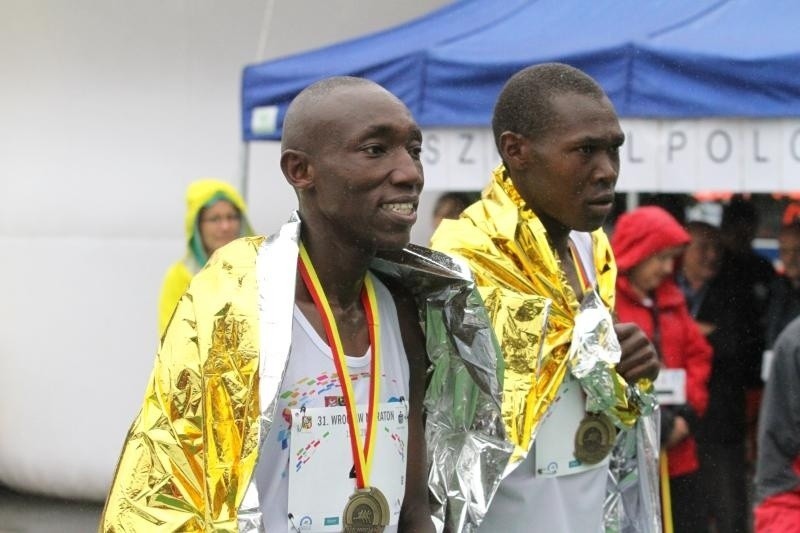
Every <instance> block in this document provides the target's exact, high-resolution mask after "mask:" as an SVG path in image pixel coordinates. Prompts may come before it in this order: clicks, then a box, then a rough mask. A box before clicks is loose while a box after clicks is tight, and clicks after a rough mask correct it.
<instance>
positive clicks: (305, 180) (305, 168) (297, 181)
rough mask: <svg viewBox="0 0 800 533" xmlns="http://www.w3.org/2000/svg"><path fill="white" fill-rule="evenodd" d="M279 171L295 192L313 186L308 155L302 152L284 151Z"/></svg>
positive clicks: (312, 174) (312, 175) (312, 173)
mask: <svg viewBox="0 0 800 533" xmlns="http://www.w3.org/2000/svg"><path fill="white" fill-rule="evenodd" d="M281 170H282V171H283V175H284V176H285V177H286V181H288V182H289V185H291V186H292V187H294V189H295V190H298V191H301V190H305V189H310V188H311V187H313V185H314V172H313V168H312V167H311V162H310V161H309V157H308V154H307V153H305V152H303V151H302V150H291V149H290V150H284V151H283V153H282V154H281Z"/></svg>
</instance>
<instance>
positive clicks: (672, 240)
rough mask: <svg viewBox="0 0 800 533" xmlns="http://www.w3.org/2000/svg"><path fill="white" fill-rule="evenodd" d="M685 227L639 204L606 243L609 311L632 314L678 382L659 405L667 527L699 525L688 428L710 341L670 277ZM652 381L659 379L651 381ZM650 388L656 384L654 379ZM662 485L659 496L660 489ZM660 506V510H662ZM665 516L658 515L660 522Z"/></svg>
mask: <svg viewBox="0 0 800 533" xmlns="http://www.w3.org/2000/svg"><path fill="white" fill-rule="evenodd" d="M688 243H689V234H688V233H686V231H685V230H684V229H683V227H682V226H681V225H680V224H679V223H678V222H677V221H676V220H675V219H674V218H673V217H672V216H670V214H669V213H667V212H666V211H665V210H663V209H661V208H660V207H656V206H649V207H641V208H639V209H636V210H634V211H631V212H629V213H625V214H623V215H622V216H621V217H620V218H619V220H618V221H617V225H616V228H615V230H614V235H613V237H612V239H611V247H612V248H613V250H614V255H615V257H616V259H617V268H618V269H619V275H618V276H617V303H616V311H617V315H618V316H619V319H620V320H621V321H623V322H634V323H636V324H638V325H639V327H641V328H642V330H643V331H644V332H645V334H647V336H648V337H649V338H650V340H651V341H652V343H653V345H654V346H655V348H656V351H657V352H658V355H659V357H660V359H661V365H662V367H663V368H662V371H661V374H660V376H666V375H667V374H668V373H672V374H671V375H672V376H674V377H675V378H677V379H675V380H671V381H672V382H673V383H675V382H677V383H679V386H681V385H680V384H682V387H681V389H682V390H680V391H677V389H676V392H678V395H683V397H684V398H685V403H681V404H675V403H674V402H673V403H672V404H671V405H666V404H664V403H662V406H661V445H662V449H666V450H667V465H668V469H669V489H668V490H669V491H670V496H671V501H672V505H671V509H672V520H673V525H674V530H675V531H676V532H695V531H703V530H704V529H705V528H706V524H705V522H706V513H705V510H704V509H703V507H702V502H703V497H702V494H701V488H700V478H699V470H700V463H699V460H698V457H697V449H696V448H697V446H696V443H695V439H694V434H695V432H696V431H697V424H698V417H700V416H702V415H703V413H704V412H705V410H706V407H707V405H708V389H707V382H708V377H709V374H710V372H711V347H710V346H709V345H708V342H706V339H705V337H704V336H703V334H702V333H701V332H700V330H699V329H698V327H697V325H696V324H695V323H694V320H693V319H692V317H691V315H690V314H689V310H688V309H687V307H686V300H685V299H684V296H683V294H682V293H681V290H680V288H678V286H677V284H676V283H675V280H674V268H675V261H676V259H677V258H678V257H679V256H680V255H681V254H682V253H683V250H684V248H685V246H686V245H687V244H688ZM657 385H658V383H657ZM656 388H657V389H659V388H660V387H659V386H657V387H656ZM666 496H667V494H666V492H665V493H664V494H662V497H666ZM667 509H668V508H667V507H666V506H665V507H664V509H663V511H664V512H665V513H666V511H667ZM668 519H669V517H668V516H667V515H666V514H665V515H664V522H665V523H667V520H668Z"/></svg>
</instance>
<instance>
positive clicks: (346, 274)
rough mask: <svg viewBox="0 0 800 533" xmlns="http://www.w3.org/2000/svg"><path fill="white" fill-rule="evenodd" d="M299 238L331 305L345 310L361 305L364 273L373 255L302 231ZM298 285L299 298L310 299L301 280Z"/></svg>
mask: <svg viewBox="0 0 800 533" xmlns="http://www.w3.org/2000/svg"><path fill="white" fill-rule="evenodd" d="M301 237H302V240H303V245H304V246H305V248H306V252H307V253H308V257H309V259H310V260H311V264H312V265H313V266H314V270H315V271H316V273H317V276H318V277H319V281H320V284H321V285H322V288H323V290H324V291H325V296H326V297H327V299H328V303H329V304H330V305H331V307H332V308H339V309H347V308H349V307H351V306H352V305H354V304H355V305H360V296H361V289H362V287H363V286H364V276H365V275H366V273H367V269H368V267H369V263H370V261H371V260H372V254H370V253H368V252H365V251H364V250H361V249H356V248H353V247H351V246H347V245H343V244H342V242H341V241H335V240H332V239H324V238H315V236H314V235H313V234H312V232H306V231H303V232H302V236H301ZM297 288H298V291H297V297H298V298H300V299H303V300H307V299H310V295H308V293H307V291H305V290H304V289H305V287H304V286H303V282H302V280H300V279H298V287H297Z"/></svg>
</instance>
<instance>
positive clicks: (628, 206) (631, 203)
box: [625, 191, 639, 211]
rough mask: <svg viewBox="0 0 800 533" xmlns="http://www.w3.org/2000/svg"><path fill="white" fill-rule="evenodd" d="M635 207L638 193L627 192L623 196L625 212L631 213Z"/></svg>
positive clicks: (637, 201)
mask: <svg viewBox="0 0 800 533" xmlns="http://www.w3.org/2000/svg"><path fill="white" fill-rule="evenodd" d="M637 207H639V193H638V192H636V191H629V192H628V194H627V195H626V196H625V211H633V210H634V209H636V208H637Z"/></svg>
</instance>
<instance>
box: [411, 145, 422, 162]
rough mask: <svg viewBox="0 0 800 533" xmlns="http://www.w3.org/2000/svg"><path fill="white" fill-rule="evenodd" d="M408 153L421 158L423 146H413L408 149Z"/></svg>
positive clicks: (415, 157)
mask: <svg viewBox="0 0 800 533" xmlns="http://www.w3.org/2000/svg"><path fill="white" fill-rule="evenodd" d="M408 153H409V154H411V157H413V158H414V159H419V158H420V156H421V155H422V146H412V147H411V148H409V149H408Z"/></svg>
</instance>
